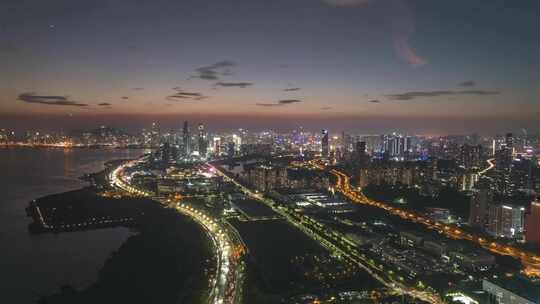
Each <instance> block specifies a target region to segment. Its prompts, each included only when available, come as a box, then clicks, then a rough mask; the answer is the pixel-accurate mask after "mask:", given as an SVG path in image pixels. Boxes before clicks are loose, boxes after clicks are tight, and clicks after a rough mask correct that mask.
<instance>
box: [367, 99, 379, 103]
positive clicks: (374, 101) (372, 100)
mask: <svg viewBox="0 0 540 304" xmlns="http://www.w3.org/2000/svg"><path fill="white" fill-rule="evenodd" d="M368 102H371V103H380V102H381V101H380V100H378V99H370V100H368Z"/></svg>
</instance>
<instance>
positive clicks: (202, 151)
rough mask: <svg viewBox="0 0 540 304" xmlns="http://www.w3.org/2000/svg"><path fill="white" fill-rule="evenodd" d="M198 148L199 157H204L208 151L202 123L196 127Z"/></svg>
mask: <svg viewBox="0 0 540 304" xmlns="http://www.w3.org/2000/svg"><path fill="white" fill-rule="evenodd" d="M198 131H199V134H198V138H197V141H198V146H199V155H200V156H203V157H204V156H206V153H207V150H208V143H207V140H206V131H205V130H204V125H203V124H202V123H200V124H199V126H198Z"/></svg>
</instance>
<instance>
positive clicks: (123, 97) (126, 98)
mask: <svg viewBox="0 0 540 304" xmlns="http://www.w3.org/2000/svg"><path fill="white" fill-rule="evenodd" d="M121 98H122V99H123V100H128V99H129V97H128V96H122V97H121Z"/></svg>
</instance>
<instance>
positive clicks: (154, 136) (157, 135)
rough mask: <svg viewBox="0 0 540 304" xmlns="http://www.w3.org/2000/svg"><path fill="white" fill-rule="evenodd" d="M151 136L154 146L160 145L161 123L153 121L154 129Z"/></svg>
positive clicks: (151, 143) (151, 142)
mask: <svg viewBox="0 0 540 304" xmlns="http://www.w3.org/2000/svg"><path fill="white" fill-rule="evenodd" d="M150 137H151V139H150V145H151V146H152V147H153V148H156V147H159V145H160V144H161V132H160V130H159V125H158V124H157V122H153V123H152V129H151V131H150Z"/></svg>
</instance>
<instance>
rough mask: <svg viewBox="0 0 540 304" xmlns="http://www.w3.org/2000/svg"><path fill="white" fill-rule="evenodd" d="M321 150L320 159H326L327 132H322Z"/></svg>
mask: <svg viewBox="0 0 540 304" xmlns="http://www.w3.org/2000/svg"><path fill="white" fill-rule="evenodd" d="M321 148H322V150H321V151H322V157H325V158H328V156H329V155H330V146H329V145H328V130H324V129H323V130H322V138H321Z"/></svg>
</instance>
